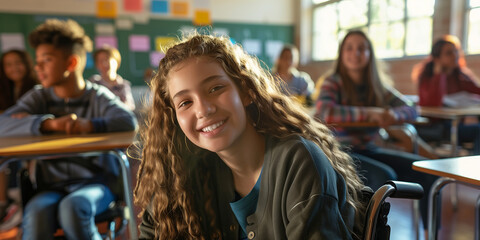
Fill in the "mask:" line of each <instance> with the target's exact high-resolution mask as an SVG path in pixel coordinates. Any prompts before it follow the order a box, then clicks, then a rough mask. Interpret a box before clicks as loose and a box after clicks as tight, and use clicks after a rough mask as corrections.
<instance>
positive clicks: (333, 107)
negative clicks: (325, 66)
mask: <svg viewBox="0 0 480 240" xmlns="http://www.w3.org/2000/svg"><path fill="white" fill-rule="evenodd" d="M342 87H343V84H342V80H341V79H340V76H339V75H337V74H334V75H332V76H329V77H328V78H326V79H325V80H324V82H323V83H322V86H321V89H320V95H319V96H318V99H317V101H316V104H315V117H316V118H317V119H320V120H322V121H323V122H325V123H326V124H330V123H348V122H366V121H368V116H367V108H368V107H372V106H349V105H347V99H346V97H345V93H344V91H342ZM387 90H388V91H387V93H386V94H385V96H384V99H385V102H386V103H387V106H389V107H390V109H391V110H393V112H394V114H395V119H396V120H397V122H405V121H413V120H415V119H416V118H417V112H416V109H415V107H414V106H413V103H411V102H410V101H408V100H407V99H406V98H404V97H403V96H402V95H401V94H400V93H399V92H398V91H397V90H395V89H393V88H387ZM378 129H379V128H378V127H371V128H365V127H362V128H348V129H345V128H336V129H335V132H336V136H337V138H338V140H339V141H340V142H341V143H342V145H344V146H353V147H354V148H357V149H358V148H360V149H362V148H365V147H366V145H367V144H368V143H370V142H372V141H373V138H374V137H375V136H376V134H377V133H378Z"/></svg>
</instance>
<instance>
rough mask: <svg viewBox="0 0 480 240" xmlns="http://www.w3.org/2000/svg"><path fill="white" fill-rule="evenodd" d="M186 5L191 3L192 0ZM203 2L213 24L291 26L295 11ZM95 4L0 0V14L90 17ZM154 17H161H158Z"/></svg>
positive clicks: (253, 3)
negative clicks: (218, 22)
mask: <svg viewBox="0 0 480 240" xmlns="http://www.w3.org/2000/svg"><path fill="white" fill-rule="evenodd" d="M187 1H188V0H187ZM188 2H191V3H193V0H191V1H188ZM204 2H209V6H208V8H209V9H210V11H211V17H212V20H213V21H222V22H237V23H258V24H267V23H268V24H287V25H293V23H294V21H295V20H294V17H293V14H294V11H292V9H294V3H295V2H296V1H295V0H261V1H258V0H241V1H238V0H210V1H204ZM95 3H96V1H95V0H13V1H7V0H2V2H1V4H0V11H1V12H10V13H36V14H39V13H43V14H61V15H68V14H74V15H92V14H94V13H95V9H96V5H95ZM143 3H144V8H145V9H148V8H149V6H150V5H149V4H150V0H143ZM117 6H119V8H118V13H119V15H149V12H148V11H144V12H142V13H140V14H137V13H133V14H132V13H128V12H125V11H124V10H123V8H122V1H121V0H118V1H117ZM265 9H267V11H265ZM156 17H160V18H161V16H156ZM168 18H171V17H168Z"/></svg>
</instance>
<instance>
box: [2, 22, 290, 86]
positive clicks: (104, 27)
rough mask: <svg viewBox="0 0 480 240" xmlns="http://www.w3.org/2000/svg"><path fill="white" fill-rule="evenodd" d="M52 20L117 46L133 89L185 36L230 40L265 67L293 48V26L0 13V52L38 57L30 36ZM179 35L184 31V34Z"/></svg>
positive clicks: (90, 63)
mask: <svg viewBox="0 0 480 240" xmlns="http://www.w3.org/2000/svg"><path fill="white" fill-rule="evenodd" d="M48 18H59V19H68V18H70V19H73V20H75V21H77V22H78V23H79V24H80V25H82V27H83V28H84V29H85V32H86V34H87V35H89V36H90V37H91V38H92V40H93V41H94V47H95V46H96V45H97V46H98V45H99V44H100V43H102V42H103V43H113V44H116V47H117V48H118V49H119V51H120V53H121V55H122V63H121V66H120V69H119V70H118V73H119V74H120V75H121V76H123V77H124V78H125V79H128V80H129V81H130V82H132V84H133V85H144V84H145V82H144V79H143V75H144V71H145V69H147V68H153V69H155V68H156V64H158V61H159V59H161V57H162V56H163V53H162V51H161V50H162V45H163V46H166V45H168V44H167V43H168V42H169V41H171V40H172V39H177V38H178V37H179V36H180V35H181V33H182V31H183V32H185V31H186V32H188V31H191V30H195V29H197V30H198V31H203V32H204V31H209V32H213V33H215V34H220V35H227V36H229V37H230V38H231V41H232V42H235V43H239V44H241V45H242V46H243V47H244V48H245V49H246V50H247V52H249V53H250V54H252V55H255V56H257V57H258V58H259V59H260V60H261V61H262V62H263V63H264V67H266V68H270V67H272V65H273V62H274V59H275V58H276V56H277V55H278V52H279V51H280V49H281V47H282V45H283V44H284V43H292V42H293V36H294V28H293V25H271V24H241V23H222V22H214V23H213V25H212V26H209V27H203V28H201V29H198V28H196V27H195V26H194V25H193V24H192V22H191V21H187V20H173V19H154V18H150V19H149V20H147V21H145V22H141V23H139V22H137V21H134V20H132V19H129V18H119V19H99V18H96V17H94V16H64V15H35V14H12V13H1V12H0V52H4V51H6V50H8V49H9V48H13V47H17V48H24V49H26V50H27V51H28V52H29V53H30V54H31V55H32V57H34V56H35V55H34V51H33V49H32V48H31V47H30V46H29V45H28V34H29V33H30V32H31V31H32V30H33V29H35V27H36V26H38V25H39V24H41V23H42V22H44V21H45V20H46V19H48ZM180 30H181V31H180ZM96 72H97V71H96V69H95V66H94V64H93V59H92V56H91V54H89V55H88V59H87V66H86V68H85V72H84V77H85V78H89V77H90V76H91V75H93V74H95V73H96Z"/></svg>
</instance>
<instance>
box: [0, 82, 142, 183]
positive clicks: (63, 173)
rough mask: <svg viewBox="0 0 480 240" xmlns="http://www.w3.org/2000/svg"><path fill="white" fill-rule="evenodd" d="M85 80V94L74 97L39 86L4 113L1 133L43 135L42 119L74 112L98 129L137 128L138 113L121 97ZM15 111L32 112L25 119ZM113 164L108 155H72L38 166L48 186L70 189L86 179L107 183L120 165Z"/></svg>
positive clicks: (109, 130) (85, 181)
mask: <svg viewBox="0 0 480 240" xmlns="http://www.w3.org/2000/svg"><path fill="white" fill-rule="evenodd" d="M85 83H86V88H85V92H84V93H83V95H82V96H80V97H78V98H73V99H62V98H59V97H58V96H57V95H55V93H54V91H53V88H43V87H41V86H36V87H35V88H34V89H32V90H31V91H29V92H27V93H26V94H25V95H24V96H23V97H22V98H20V99H19V100H18V101H17V103H16V104H15V105H14V106H12V107H10V108H9V109H7V110H6V111H5V112H4V113H3V114H1V115H0V137H9V136H29V135H30V136H32V135H42V133H41V132H40V125H41V123H42V121H44V120H45V119H48V118H54V117H61V116H64V115H67V114H71V113H75V114H76V115H77V116H78V117H79V118H87V119H90V120H91V121H92V123H93V128H94V131H93V132H94V133H101V132H119V131H133V130H135V129H136V128H137V120H136V118H135V115H134V114H133V112H131V111H130V110H128V109H127V107H126V106H125V105H124V104H123V103H122V102H121V101H120V99H119V98H118V97H116V96H115V95H114V94H113V93H112V92H110V91H109V90H108V89H107V88H105V87H103V86H100V85H97V84H94V83H91V82H89V81H85ZM15 113H27V114H29V115H28V116H26V117H24V118H21V119H16V118H11V117H10V116H11V115H12V114H15ZM75 159H76V160H75ZM112 164H115V161H112V159H109V158H108V157H101V158H96V159H95V160H93V159H91V160H88V161H86V160H85V159H83V160H80V159H79V158H68V159H64V160H60V161H59V160H53V161H50V160H48V161H41V162H39V164H38V166H37V170H39V171H40V172H41V175H42V181H45V183H46V184H47V185H48V186H49V187H48V188H52V187H53V188H54V189H57V188H58V190H60V189H62V190H66V191H68V192H69V191H72V190H73V189H76V188H77V187H78V186H79V185H84V184H85V183H105V184H107V182H105V181H108V182H110V180H112V179H109V178H110V177H108V176H110V175H111V174H113V175H117V174H118V170H117V169H118V167H117V166H116V164H115V166H114V165H112ZM37 173H38V171H37ZM38 180H40V179H38ZM67 185H68V186H67ZM107 185H110V184H107Z"/></svg>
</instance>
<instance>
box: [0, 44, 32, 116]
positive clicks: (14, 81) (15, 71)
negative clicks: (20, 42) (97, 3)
mask: <svg viewBox="0 0 480 240" xmlns="http://www.w3.org/2000/svg"><path fill="white" fill-rule="evenodd" d="M36 83H37V78H36V76H35V71H34V70H33V62H32V59H31V57H30V55H28V53H27V52H26V51H23V50H17V49H12V50H9V51H7V52H5V53H4V54H3V55H2V57H1V58H0V112H1V111H4V110H6V109H7V108H9V107H11V106H13V105H14V104H15V102H16V101H17V99H19V98H20V97H21V96H22V95H23V94H25V93H26V92H27V91H28V90H30V89H32V88H33V86H35V84H36Z"/></svg>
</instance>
